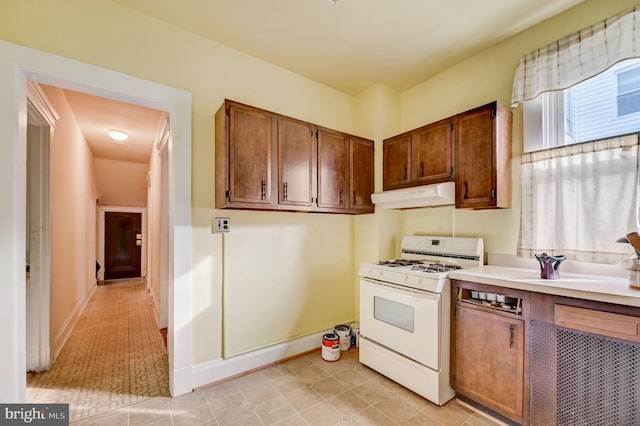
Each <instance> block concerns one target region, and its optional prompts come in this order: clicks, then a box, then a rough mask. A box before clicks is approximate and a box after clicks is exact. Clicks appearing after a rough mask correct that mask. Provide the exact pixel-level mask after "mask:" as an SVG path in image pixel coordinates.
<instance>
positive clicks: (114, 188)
mask: <svg viewBox="0 0 640 426" xmlns="http://www.w3.org/2000/svg"><path fill="white" fill-rule="evenodd" d="M93 164H94V168H95V176H96V185H97V186H98V192H99V193H100V204H101V205H104V206H129V207H145V206H146V205H147V173H148V172H149V164H147V163H134V162H131V161H118V160H109V159H106V158H94V160H93ZM123 189H126V190H123Z"/></svg>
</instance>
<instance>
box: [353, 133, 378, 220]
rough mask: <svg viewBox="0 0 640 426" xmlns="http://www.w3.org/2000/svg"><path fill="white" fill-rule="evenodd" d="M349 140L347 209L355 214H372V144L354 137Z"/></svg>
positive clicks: (369, 141)
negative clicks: (349, 179) (349, 181)
mask: <svg viewBox="0 0 640 426" xmlns="http://www.w3.org/2000/svg"><path fill="white" fill-rule="evenodd" d="M349 140H350V143H349V146H350V149H351V153H350V155H349V158H350V160H351V161H350V169H351V170H350V173H349V176H350V177H351V183H350V185H349V187H350V190H351V192H350V194H349V208H350V210H352V211H354V212H357V213H373V211H374V206H373V202H372V201H371V194H372V193H373V192H374V177H373V155H374V146H373V145H374V144H373V141H371V140H368V139H362V138H356V137H351V138H349Z"/></svg>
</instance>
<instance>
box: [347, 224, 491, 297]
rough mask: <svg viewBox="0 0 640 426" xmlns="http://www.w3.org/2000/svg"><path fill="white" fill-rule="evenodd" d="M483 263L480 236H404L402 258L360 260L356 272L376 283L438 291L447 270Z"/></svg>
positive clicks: (446, 274) (445, 279) (446, 275)
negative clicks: (360, 263) (363, 261)
mask: <svg viewBox="0 0 640 426" xmlns="http://www.w3.org/2000/svg"><path fill="white" fill-rule="evenodd" d="M483 263H484V244H483V240H482V238H454V237H422V236H405V237H404V238H403V239H402V257H400V258H398V259H390V260H381V261H378V262H369V263H363V264H362V265H361V266H360V271H359V275H360V276H361V277H363V278H370V279H374V280H376V281H380V282H383V283H384V282H387V283H391V284H397V285H401V286H404V287H409V288H413V289H417V290H422V291H428V292H434V293H440V292H442V287H443V286H444V285H445V284H446V282H447V277H448V273H449V272H450V271H453V270H457V269H463V268H465V267H467V268H468V267H474V266H479V265H482V264H483Z"/></svg>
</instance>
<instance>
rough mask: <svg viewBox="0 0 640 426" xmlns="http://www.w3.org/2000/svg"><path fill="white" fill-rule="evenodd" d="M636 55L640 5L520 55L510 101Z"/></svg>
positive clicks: (639, 39)
mask: <svg viewBox="0 0 640 426" xmlns="http://www.w3.org/2000/svg"><path fill="white" fill-rule="evenodd" d="M634 57H640V5H638V6H634V7H633V8H632V9H629V10H627V11H625V12H622V13H619V14H617V15H615V16H612V17H611V18H609V19H606V20H604V21H601V22H598V23H596V24H594V25H591V26H590V27H588V28H584V29H582V30H580V31H578V32H577V33H574V34H571V35H569V36H567V37H564V38H562V39H560V40H558V41H556V42H553V43H551V44H549V45H547V46H544V47H541V48H540V49H537V50H534V51H533V52H529V53H527V54H526V55H524V56H523V57H522V58H520V63H519V64H518V68H517V70H516V74H515V78H514V81H513V93H512V96H511V104H512V106H513V107H516V106H518V104H520V103H522V102H524V101H528V100H531V99H533V98H535V97H536V96H538V95H539V94H541V93H543V92H547V91H551V90H562V89H566V88H568V87H571V86H573V85H574V84H577V83H579V82H581V81H583V80H586V79H588V78H590V77H593V76H594V75H596V74H598V73H600V72H602V71H604V70H606V69H607V68H609V67H610V66H612V65H614V64H615V63H617V62H620V61H622V60H625V59H630V58H634Z"/></svg>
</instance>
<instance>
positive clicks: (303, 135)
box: [278, 117, 316, 208]
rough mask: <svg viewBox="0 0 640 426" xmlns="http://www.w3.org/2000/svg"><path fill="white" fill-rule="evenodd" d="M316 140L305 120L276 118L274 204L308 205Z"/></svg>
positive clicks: (310, 195) (311, 202)
mask: <svg viewBox="0 0 640 426" xmlns="http://www.w3.org/2000/svg"><path fill="white" fill-rule="evenodd" d="M315 171H316V139H315V136H314V132H313V128H312V126H311V125H310V124H309V123H305V122H304V121H298V120H294V119H291V118H286V117H278V203H279V204H280V205H291V206H303V207H309V208H310V207H312V204H313V201H314V200H313V198H314V188H315Z"/></svg>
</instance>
